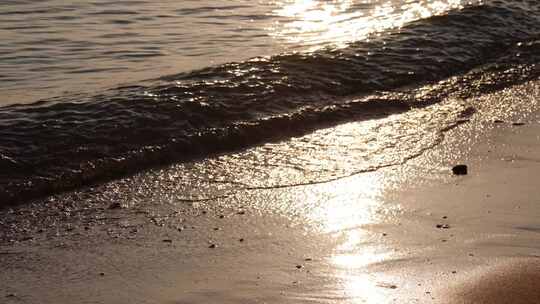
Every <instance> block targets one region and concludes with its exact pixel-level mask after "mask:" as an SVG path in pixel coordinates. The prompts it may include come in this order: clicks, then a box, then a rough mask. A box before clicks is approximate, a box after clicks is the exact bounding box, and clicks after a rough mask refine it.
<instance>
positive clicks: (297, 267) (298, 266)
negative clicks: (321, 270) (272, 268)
mask: <svg viewBox="0 0 540 304" xmlns="http://www.w3.org/2000/svg"><path fill="white" fill-rule="evenodd" d="M302 268H304V266H302V265H296V269H302Z"/></svg>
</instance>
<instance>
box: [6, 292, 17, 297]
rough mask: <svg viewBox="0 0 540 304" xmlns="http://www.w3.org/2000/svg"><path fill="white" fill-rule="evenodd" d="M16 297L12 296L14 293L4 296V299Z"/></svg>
mask: <svg viewBox="0 0 540 304" xmlns="http://www.w3.org/2000/svg"><path fill="white" fill-rule="evenodd" d="M16 296H17V295H16V294H14V293H8V294H7V295H6V298H14V297H16Z"/></svg>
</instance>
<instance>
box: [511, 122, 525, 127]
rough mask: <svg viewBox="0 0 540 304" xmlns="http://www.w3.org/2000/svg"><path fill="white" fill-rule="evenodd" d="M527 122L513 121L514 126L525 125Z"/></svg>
mask: <svg viewBox="0 0 540 304" xmlns="http://www.w3.org/2000/svg"><path fill="white" fill-rule="evenodd" d="M524 125H525V123H524V122H513V123H512V126H524Z"/></svg>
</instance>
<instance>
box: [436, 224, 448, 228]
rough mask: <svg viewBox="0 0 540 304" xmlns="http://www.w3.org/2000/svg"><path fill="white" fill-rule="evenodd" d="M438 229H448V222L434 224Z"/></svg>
mask: <svg viewBox="0 0 540 304" xmlns="http://www.w3.org/2000/svg"><path fill="white" fill-rule="evenodd" d="M435 227H437V228H439V229H449V228H450V225H448V224H437V226H435Z"/></svg>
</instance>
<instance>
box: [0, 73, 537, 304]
mask: <svg viewBox="0 0 540 304" xmlns="http://www.w3.org/2000/svg"><path fill="white" fill-rule="evenodd" d="M539 96H540V87H539V83H538V82H530V83H526V84H523V85H519V86H515V87H512V88H509V89H505V90H503V91H500V92H496V93H493V94H489V95H484V96H480V97H477V98H473V99H471V100H467V101H464V102H466V104H467V106H472V107H474V109H475V110H476V113H475V114H474V115H472V116H471V117H469V118H467V119H466V120H464V121H461V122H460V124H459V125H457V126H456V127H455V128H451V129H450V130H448V131H446V132H445V134H444V137H443V138H441V139H440V140H437V141H435V142H436V144H435V145H434V146H433V147H432V148H430V149H429V150H426V151H422V152H421V153H418V155H417V156H415V157H412V158H411V159H407V160H405V161H403V162H397V163H396V164H392V165H389V166H387V167H385V168H382V169H379V170H375V171H370V170H364V171H365V172H361V173H358V174H350V176H341V177H340V176H337V177H336V178H334V179H328V178H326V181H325V180H318V181H317V182H315V183H306V184H304V185H302V184H301V183H296V184H295V185H285V186H274V187H262V186H260V187H258V186H257V185H256V184H255V186H251V187H246V186H245V185H246V180H248V181H249V179H253V176H257V174H266V176H267V177H268V179H271V178H274V180H280V181H282V180H288V179H289V180H296V179H298V177H297V176H294V174H293V173H291V172H289V171H287V170H283V169H282V168H279V167H277V168H276V169H274V170H267V171H265V172H252V173H251V174H252V175H249V174H246V173H245V172H242V171H241V170H236V171H237V172H236V173H235V172H232V173H227V174H229V175H227V174H222V175H219V173H220V171H219V170H217V169H215V168H219V166H220V162H219V160H218V159H217V157H216V158H214V159H205V160H201V161H200V162H198V163H197V162H196V163H192V164H187V165H181V170H180V169H179V168H180V167H179V166H180V165H179V166H171V167H167V168H161V169H155V170H150V171H147V172H143V173H140V174H137V175H135V176H131V177H126V178H124V179H121V180H116V181H112V182H108V183H106V184H103V185H97V186H94V187H90V188H86V189H81V190H78V191H74V192H70V193H65V194H61V195H56V196H53V197H49V198H47V199H42V200H38V201H36V202H34V203H31V204H26V205H22V206H20V207H13V208H10V209H5V210H2V211H1V214H0V241H1V243H0V244H1V245H0V265H1V268H2V271H1V272H0V302H1V303H40V304H44V303H178V304H180V303H185V304H187V303H540V283H539V282H540V281H539V280H538V279H539V271H538V270H540V234H539V232H540V222H539V220H538V218H539V216H540V206H539V205H538V202H537V198H538V197H540V188H539V187H538V180H539V178H540V154H539V153H538V151H539V150H538V149H539V148H540V111H539V104H538V101H537V100H538V97H539ZM502 101H504V102H502ZM448 102H455V100H452V99H451V98H450V99H449V100H448ZM441 104H442V107H444V103H441ZM524 109H527V110H524ZM419 111H421V109H419ZM396 115H399V114H396ZM361 127H362V124H361V123H350V124H346V125H345V126H344V125H341V126H336V127H332V128H330V129H327V130H326V131H325V132H326V133H325V135H324V136H327V138H344V136H343V134H344V132H347V130H356V129H357V128H361ZM350 134H353V135H354V132H353V131H350ZM307 136H308V137H309V135H307ZM294 140H297V139H291V141H294ZM289 142H290V141H289ZM280 144H283V145H287V144H288V143H287V142H285V143H280ZM337 146H339V145H336V147H337ZM252 149H255V150H256V149H258V148H257V147H255V148H252ZM336 149H337V148H336ZM336 151H338V150H336ZM301 152H302V151H297V153H301ZM330 152H332V151H326V152H325V153H329V154H328V155H338V154H331V153H330ZM334 152H335V151H334ZM243 153H249V151H248V152H245V151H240V152H238V153H237V154H236V155H237V157H238V159H239V160H238V162H241V159H244V158H242V155H243ZM302 153H305V154H306V157H312V158H316V157H317V156H316V155H311V154H310V153H311V152H310V151H303V152H302ZM332 153H333V152H332ZM336 153H337V152H336ZM233 156H234V155H233ZM338 161H339V160H338ZM216 163H217V164H218V165H217V166H216V167H212V164H216ZM457 164H466V165H467V166H468V174H467V175H464V176H455V175H453V174H452V171H451V168H452V167H453V166H454V165H457ZM205 168H206V169H205ZM213 168H214V169H213ZM190 170H191V171H190ZM205 170H206V171H205ZM203 171H204V172H203ZM231 171H235V170H231ZM190 172H192V173H193V174H190ZM201 172H203V175H205V176H206V177H207V178H206V179H201V178H200V176H201V174H202V173H201ZM231 174H232V176H234V174H238V175H244V179H242V178H239V177H237V178H235V179H231V178H230V176H231ZM193 176H198V177H197V178H194V177H193ZM223 176H225V177H226V178H221V177H223ZM233 180H234V182H233ZM178 181H181V182H178Z"/></svg>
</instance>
